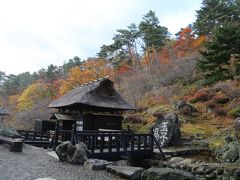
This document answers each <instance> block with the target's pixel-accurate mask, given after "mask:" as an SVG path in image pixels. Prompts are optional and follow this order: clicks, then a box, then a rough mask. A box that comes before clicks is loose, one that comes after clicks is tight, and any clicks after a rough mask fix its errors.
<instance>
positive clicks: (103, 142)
mask: <svg viewBox="0 0 240 180" xmlns="http://www.w3.org/2000/svg"><path fill="white" fill-rule="evenodd" d="M79 142H84V143H85V144H86V145H87V148H88V149H89V150H90V156H91V157H92V158H99V159H123V158H124V159H140V158H142V159H143V158H150V157H152V156H153V155H154V154H155V153H154V151H153V150H154V148H153V147H154V144H156V143H157V141H156V140H155V138H154V136H153V135H152V134H134V133H128V132H119V131H110V132H109V131H95V132H94V131H85V132H77V133H74V137H73V143H79ZM156 145H157V147H158V149H159V153H158V154H159V155H161V156H162V157H164V154H163V153H162V150H161V148H160V146H159V144H156Z"/></svg>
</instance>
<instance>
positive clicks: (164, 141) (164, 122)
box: [153, 113, 181, 147]
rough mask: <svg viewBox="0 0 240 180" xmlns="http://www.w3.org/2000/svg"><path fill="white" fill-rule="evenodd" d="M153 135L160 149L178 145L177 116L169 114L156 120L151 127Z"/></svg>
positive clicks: (179, 137) (179, 133)
mask: <svg viewBox="0 0 240 180" xmlns="http://www.w3.org/2000/svg"><path fill="white" fill-rule="evenodd" d="M153 134H154V137H155V138H156V139H157V141H158V142H159V143H160V145H161V146H162V147H168V146H177V145H179V144H180V143H181V132H180V128H179V120H178V116H177V114H175V113H170V114H167V115H166V116H164V117H163V118H160V119H158V121H157V123H156V124H155V125H154V127H153Z"/></svg>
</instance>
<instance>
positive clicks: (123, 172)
mask: <svg viewBox="0 0 240 180" xmlns="http://www.w3.org/2000/svg"><path fill="white" fill-rule="evenodd" d="M106 170H107V172H110V173H113V174H116V175H118V176H120V177H122V178H126V179H132V180H139V179H141V173H142V172H143V171H144V169H143V168H141V167H129V166H113V165H108V166H107V167H106Z"/></svg>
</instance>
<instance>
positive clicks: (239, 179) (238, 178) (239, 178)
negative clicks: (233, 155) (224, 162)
mask: <svg viewBox="0 0 240 180" xmlns="http://www.w3.org/2000/svg"><path fill="white" fill-rule="evenodd" d="M233 178H234V180H240V169H236V170H235V171H234V174H233Z"/></svg>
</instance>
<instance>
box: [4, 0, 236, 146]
mask: <svg viewBox="0 0 240 180" xmlns="http://www.w3.org/2000/svg"><path fill="white" fill-rule="evenodd" d="M196 17H197V18H196V21H195V22H194V23H193V24H190V25H186V27H182V29H180V30H179V32H178V33H177V34H175V35H173V34H170V33H169V32H168V29H167V27H164V26H162V25H161V21H160V20H159V19H158V17H157V15H156V14H155V12H154V11H149V12H147V13H146V14H145V15H143V16H142V19H141V21H140V22H133V23H131V24H130V25H129V26H127V27H123V29H117V30H116V32H115V34H114V36H113V37H112V44H106V45H102V47H101V48H100V50H99V53H98V54H97V55H96V56H95V57H92V58H88V59H85V60H82V59H80V58H79V57H77V56H75V57H74V58H73V59H69V60H66V62H65V63H64V64H63V65H62V66H55V65H53V64H50V65H49V66H48V67H47V68H46V69H40V70H39V71H37V72H34V73H29V72H24V73H21V74H18V75H14V74H10V75H6V74H5V72H2V71H1V72H0V95H1V96H0V105H1V106H3V107H7V108H9V110H10V112H11V115H10V117H9V118H8V119H7V120H6V123H7V124H8V125H9V126H13V127H16V128H17V129H23V128H24V129H32V128H33V123H34V119H36V118H40V119H49V117H50V115H51V111H52V110H50V109H47V105H48V104H49V103H50V102H51V101H52V100H53V99H55V98H57V97H60V96H62V95H63V94H65V93H67V92H68V91H69V90H71V89H73V88H74V87H77V86H79V85H81V84H83V83H85V82H88V81H91V80H95V79H98V78H101V77H105V76H109V78H110V79H112V80H113V81H114V83H115V87H116V89H117V90H118V91H119V92H120V93H121V94H122V95H123V96H124V97H125V98H126V99H127V100H128V101H130V102H132V103H133V104H135V105H136V107H137V112H136V113H134V114H126V115H125V116H126V119H125V121H124V123H125V126H127V125H130V126H131V127H132V128H133V129H136V130H137V131H147V130H148V128H149V127H150V126H151V125H152V124H153V122H154V121H155V119H154V117H153V114H154V113H163V114H164V113H167V112H170V111H174V103H175V102H177V101H180V100H181V101H182V100H183V101H185V102H188V103H191V104H192V105H193V106H195V107H196V108H197V110H198V113H197V114H196V115H192V114H189V112H187V111H186V112H185V111H183V112H178V113H179V116H180V119H181V120H182V121H183V122H187V123H184V124H183V125H182V131H183V134H185V135H196V136H200V137H201V136H203V137H206V136H209V135H212V137H213V138H214V139H215V140H216V137H218V138H219V134H220V132H219V129H221V131H222V132H225V133H226V132H227V129H229V128H231V127H232V126H231V125H232V124H231V123H232V120H233V118H234V117H236V116H237V115H238V114H239V113H240V103H239V102H240V89H239V87H240V76H239V75H240V1H239V0H221V1H220V0H203V2H202V7H201V8H200V9H199V10H198V11H197V12H196ZM73 56H74V55H73ZM93 56H94V54H93ZM213 143H215V144H216V143H221V141H218V140H216V141H213Z"/></svg>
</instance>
